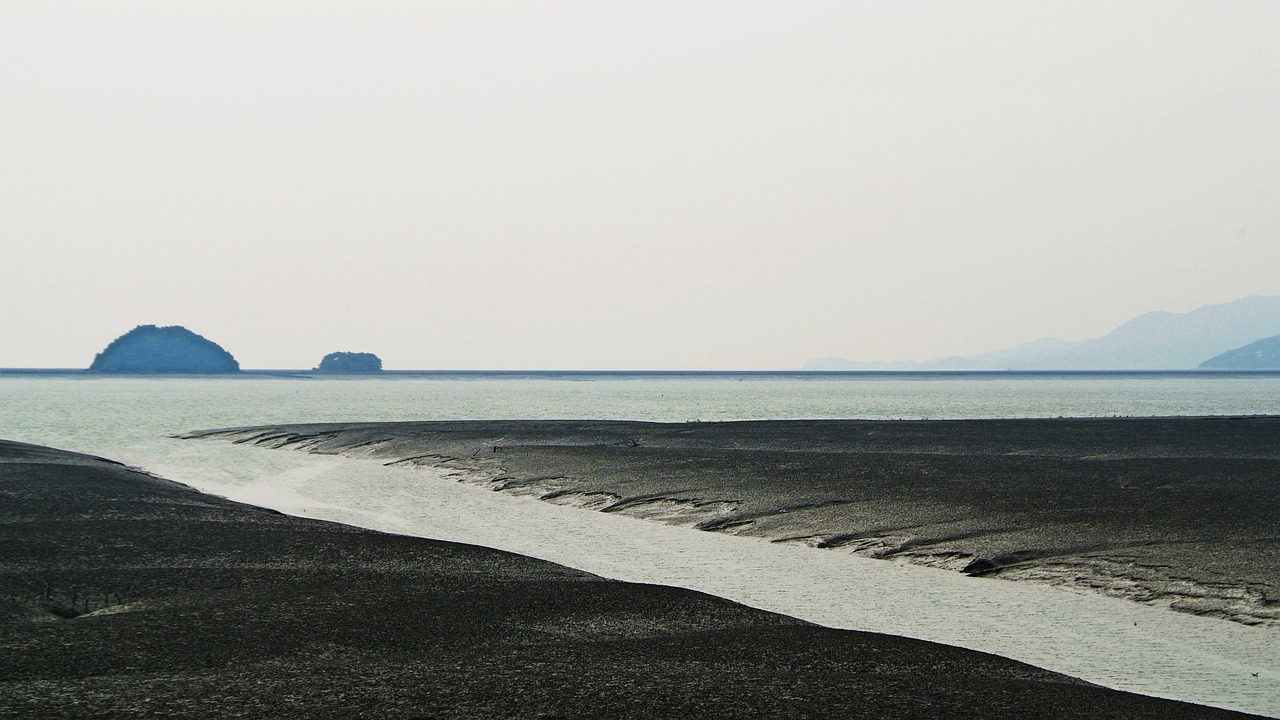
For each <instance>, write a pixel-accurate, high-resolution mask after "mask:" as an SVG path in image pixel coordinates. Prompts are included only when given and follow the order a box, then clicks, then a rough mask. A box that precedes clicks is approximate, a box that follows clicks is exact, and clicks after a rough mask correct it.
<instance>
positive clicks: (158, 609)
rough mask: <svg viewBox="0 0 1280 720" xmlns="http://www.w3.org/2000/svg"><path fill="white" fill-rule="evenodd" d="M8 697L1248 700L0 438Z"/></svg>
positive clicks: (591, 712) (814, 702) (931, 706)
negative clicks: (766, 605) (222, 489)
mask: <svg viewBox="0 0 1280 720" xmlns="http://www.w3.org/2000/svg"><path fill="white" fill-rule="evenodd" d="M0 499H2V500H0V523H2V524H3V525H2V527H3V536H4V538H5V542H4V543H0V598H3V601H2V602H3V604H2V605H0V608H2V612H0V623H3V627H4V631H3V632H2V633H0V716H6V717H32V718H38V717H118V716H130V717H172V716H188V717H237V716H243V717H286V716H287V717H359V716H370V717H385V716H401V717H655V716H659V717H660V716H666V717H770V716H772V717H782V716H787V717H819V716H823V717H826V716H845V717H923V718H930V717H937V718H943V717H948V718H954V717H986V718H1001V717H1009V718H1013V717H1080V718H1085V717H1090V718H1097V717H1103V718H1105V717H1115V718H1120V717H1124V718H1143V717H1149V718H1193V717H1194V718H1210V717H1242V716H1241V715H1238V714H1235V713H1230V712H1226V711H1221V710H1215V709H1210V708H1203V707H1198V706H1194V705H1188V704H1185V703H1178V702H1173V701H1167V700H1158V699H1152V698H1146V697H1142V696H1136V695H1131V694H1127V693H1121V692H1117V691H1112V690H1106V689H1102V688H1098V687H1095V686H1090V685H1087V684H1084V683H1081V682H1079V681H1077V680H1073V679H1071V678H1067V677H1065V676H1062V675H1057V674H1054V673H1050V672H1047V671H1044V670H1039V669H1037V668H1033V667H1030V666H1027V665H1024V664H1021V663H1017V662H1013V661H1010V660H1006V659H1003V658H998V657H995V656H991V655H985V654H982V653H976V652H973V651H967V650H961V649H957V648H951V647H946V646H942V645H935V644H931V643H925V642H921V641H916V640H909V639H904V638H897V637H893V636H887V635H876V634H869V633H857V632H852V631H842V630H832V629H827V628H821V627H817V626H814V625H810V624H807V623H803V622H800V621H797V620H793V619H791V618H786V617H783V616H779V615H774V614H770V613H766V612H762V611H759V610H753V609H750V608H746V607H743V606H740V605H736V604H734V603H730V602H727V601H724V600H720V599H717V598H713V597H710V596H707V595H703V594H700V593H696V592H691V591H687V590H679V589H674V588H666V587H661V586H653V585H637V584H632V583H623V582H617V581H609V580H604V579H601V578H599V577H596V576H593V575H590V574H587V573H583V572H579V571H574V570H570V569H568V568H564V567H562V566H558V565H555V564H552V563H547V562H543V561H538V560H534V559H531V558H526V557H522V556H519V555H513V554H510V553H503V552H499V551H495V550H490V549H485V548H479V547H474V546H467V545H459V544H454V543H445V542H439V541H430V540H423V539H419V538H410V537H404V536H397V535H388V534H383V533H377V532H373V531H368V530H362V529H358V528H353V527H349V526H344V525H337V524H333V523H326V522H320V521H314V520H306V519H301V518H294V517H289V516H285V515H281V514H279V513H276V512H272V511H268V510H263V509H260V508H255V507H251V506H246V505H241V504H237V503H233V502H230V501H227V500H223V499H220V498H216V497H212V496H209V495H203V494H200V493H197V492H195V491H193V490H191V489H190V488H188V487H185V486H182V485H178V484H176V483H172V482H169V481H167V480H162V479H159V478H155V477H152V476H149V475H146V474H143V473H140V472H137V471H134V470H131V469H129V468H126V467H124V466H122V465H119V464H116V463H112V462H109V461H106V460H102V459H98V458H92V457H88V456H84V455H75V454H72V453H66V452H62V451H56V450H50V449H47V448H39V447H36V446H31V445H23V444H17V443H7V442H0Z"/></svg>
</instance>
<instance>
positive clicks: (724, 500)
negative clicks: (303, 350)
mask: <svg viewBox="0 0 1280 720" xmlns="http://www.w3.org/2000/svg"><path fill="white" fill-rule="evenodd" d="M189 437H220V438H224V439H229V440H233V441H235V442H243V443H253V444H258V445H265V446H269V447H285V448H296V449H303V450H307V451H310V452H318V453H339V454H346V455H353V456H367V457H376V458H379V459H381V460H383V461H384V462H386V463H388V464H393V463H408V464H426V465H434V466H438V467H440V468H445V469H448V470H449V471H450V472H452V473H454V474H455V475H456V477H457V478H458V479H459V480H462V481H466V482H474V483H478V484H483V485H487V486H488V487H491V488H493V489H495V490H502V491H506V492H513V493H521V494H532V495H536V496H538V497H541V498H542V499H544V500H547V501H549V502H556V503H561V504H571V505H578V506H581V507H584V508H588V509H594V510H600V511H604V512H616V513H624V514H630V515H636V516H640V517H646V518H650V519H654V520H660V521H664V522H669V523H675V524H683V525H689V526H693V527H698V528H700V529H703V530H711V531H718V532H728V533H735V534H741V535H749V536H756V537H761V538H766V539H769V540H772V541H776V542H796V543H807V544H811V545H815V546H818V547H826V548H833V549H837V550H843V551H850V552H856V553H859V554H862V555H868V556H872V557H879V558H888V559H900V560H907V561H910V562H915V563H920V564H925V565H931V566H936V567H941V568H948V569H952V570H956V571H960V572H966V573H969V574H973V575H986V576H998V577H1001V578H1004V579H1010V580H1027V581H1035V582H1042V583H1048V584H1055V585H1067V586H1071V587H1074V588H1079V589H1084V590H1087V591H1092V592H1099V593H1104V594H1107V595H1112V596H1118V597H1125V598H1129V599H1132V600H1135V601H1139V602H1144V603H1148V604H1152V605H1157V606H1166V607H1169V608H1172V609H1174V610H1179V611H1184V612H1190V613H1196V614H1201V615H1207V616H1213V617H1220V618H1225V619H1229V620H1234V621H1237V622H1241V623H1245V624H1263V625H1269V626H1276V625H1278V624H1280V562H1277V561H1276V558H1280V530H1277V528H1280V417H1274V416H1266V417H1236V418H1233V417H1207V418H1189V417H1176V418H1087V419H1029V420H957V421H883V420H872V421H840V420H819V421H772V420H771V421H747V422H704V423H648V422H616V421H456V422H414V423H356V424H326V425H297V426H272V427H261V428H240V429H234V430H223V431H208V432H199V433H192V434H191V435H190V436H189Z"/></svg>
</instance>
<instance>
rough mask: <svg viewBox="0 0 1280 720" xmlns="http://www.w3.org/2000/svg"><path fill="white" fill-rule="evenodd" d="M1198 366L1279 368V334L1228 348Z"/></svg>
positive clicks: (1255, 368)
mask: <svg viewBox="0 0 1280 720" xmlns="http://www.w3.org/2000/svg"><path fill="white" fill-rule="evenodd" d="M1200 367H1202V368H1205V369H1208V370H1280V335H1276V336H1274V337H1269V338H1263V339H1261V340H1258V341H1256V342H1251V343H1249V344H1248V345H1245V346H1244V347H1238V348H1236V349H1235V350H1228V351H1227V352H1224V353H1222V354H1221V355H1217V356H1215V357H1212V358H1209V359H1208V360H1205V361H1204V362H1202V363H1200Z"/></svg>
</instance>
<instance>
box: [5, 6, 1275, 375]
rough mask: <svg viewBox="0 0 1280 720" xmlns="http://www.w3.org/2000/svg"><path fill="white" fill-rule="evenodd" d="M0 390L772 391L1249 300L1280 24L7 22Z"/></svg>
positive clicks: (84, 17) (1259, 236)
mask: <svg viewBox="0 0 1280 720" xmlns="http://www.w3.org/2000/svg"><path fill="white" fill-rule="evenodd" d="M0 127H2V128H3V132H2V133H0V242H2V243H3V244H2V248H3V252H2V253H0V267H2V268H3V283H0V307H3V313H0V367H42V366H43V367H83V366H87V365H88V363H89V361H90V360H91V359H92V358H93V355H94V353H96V352H97V351H98V350H100V349H101V348H102V347H103V346H104V345H105V344H106V343H107V342H109V341H110V340H111V339H113V338H114V337H116V336H118V335H120V334H122V333H123V332H125V331H127V330H129V329H130V328H132V327H133V326H135V325H137V324H141V323H155V324H161V325H168V324H181V325H185V326H187V327H188V328H190V329H192V330H194V331H196V332H198V333H201V334H203V335H205V336H206V337H209V338H210V339H212V340H215V341H216V342H218V343H220V344H222V345H223V346H224V347H226V348H227V349H228V350H230V351H231V352H232V353H233V354H234V355H235V356H236V357H237V358H238V359H239V360H240V363H241V365H242V366H244V367H248V368H277V367H284V368H299V367H310V366H313V365H315V364H316V363H317V362H318V361H319V359H320V357H321V356H322V355H324V354H325V353H327V352H330V351H333V350H355V351H369V352H375V353H378V354H379V355H380V356H381V357H382V358H383V360H384V361H385V364H386V366H387V367H388V368H418V369H431V368H477V369H498V368H525V369H536V368H584V369H585V368H598V369H626V368H633V369H649V368H666V369H712V368H734V369H773V368H782V369H786V368H794V367H798V366H799V365H800V364H801V363H803V362H804V361H805V360H807V359H810V358H813V357H820V356H826V355H841V356H844V357H848V358H853V359H862V360H895V359H927V358H930V357H935V356H939V355H949V354H970V353H977V352H984V351H988V350H995V349H998V348H1002V347H1005V346H1009V345H1013V344H1016V343H1019V342H1023V341H1027V340H1032V339H1035V338H1037V337H1041V336H1045V335H1051V336H1056V337H1062V338H1067V339H1075V338H1082V337H1096V336H1099V335H1102V334H1104V333H1106V332H1108V331H1109V330H1111V329H1112V328H1114V327H1115V326H1116V325H1118V324H1119V323H1121V322H1123V321H1125V320H1127V319H1129V318H1131V317H1132V316H1134V315H1137V314H1139V313H1142V312H1146V311H1149V310H1170V311H1179V312H1181V311H1186V310H1191V309H1193V308H1196V307H1199V306H1201V305H1205V304H1210V303H1216V302H1223V301H1226V300H1231V299H1235V298H1237V297H1241V296H1244V295H1251V294H1261V295H1280V2H1275V1H1274V0H1259V1H1258V2H1221V1H1216V0H1215V1H1213V2H1208V1H1206V2H1176V1H1172V0H1156V1H1151V2H1115V1H1114V0H1105V1H1101V2H1088V1H1084V0H1070V1H1068V2H1025V1H1023V0H1016V1H1011V2H888V1H885V2H854V1H852V0H841V1H839V2H746V1H743V0H733V1H731V2H720V1H717V2H687V1H684V2H653V1H651V0H647V1H646V2H627V3H619V2H601V1H599V0H591V1H589V2H496V1H495V2H474V0H466V1H463V2H408V1H406V2H381V3H377V2H315V1H312V0H307V1H299V2H260V1H258V0H255V1H254V2H228V1H227V0H218V1H217V2H212V1H210V2H200V3H197V2H172V1H171V0H161V1H156V2H127V1H122V2H109V3H104V2H97V1H96V0H95V1H93V2H79V3H78V2H54V1H51V0H38V1H36V2H22V1H20V0H6V1H5V2H4V3H0Z"/></svg>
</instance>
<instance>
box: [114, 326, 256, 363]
mask: <svg viewBox="0 0 1280 720" xmlns="http://www.w3.org/2000/svg"><path fill="white" fill-rule="evenodd" d="M89 372H101V373H199V374H216V373H237V372H240V363H239V362H237V361H236V359H235V358H234V357H232V356H231V353H229V352H227V351H226V350H223V349H222V346H221V345H219V344H217V343H215V342H213V341H212V340H209V339H208V338H205V337H202V336H200V335H197V334H195V333H193V332H191V331H190V330H188V329H186V328H184V327H182V326H181V325H169V326H166V327H156V326H155V325H139V326H138V327H136V328H134V329H132V330H130V331H129V332H127V333H125V334H124V335H121V336H120V337H118V338H116V339H115V340H112V341H111V344H110V345H107V347H106V349H104V350H103V351H102V352H100V353H98V354H97V356H95V357H94V358H93V363H92V364H90V365H89Z"/></svg>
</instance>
